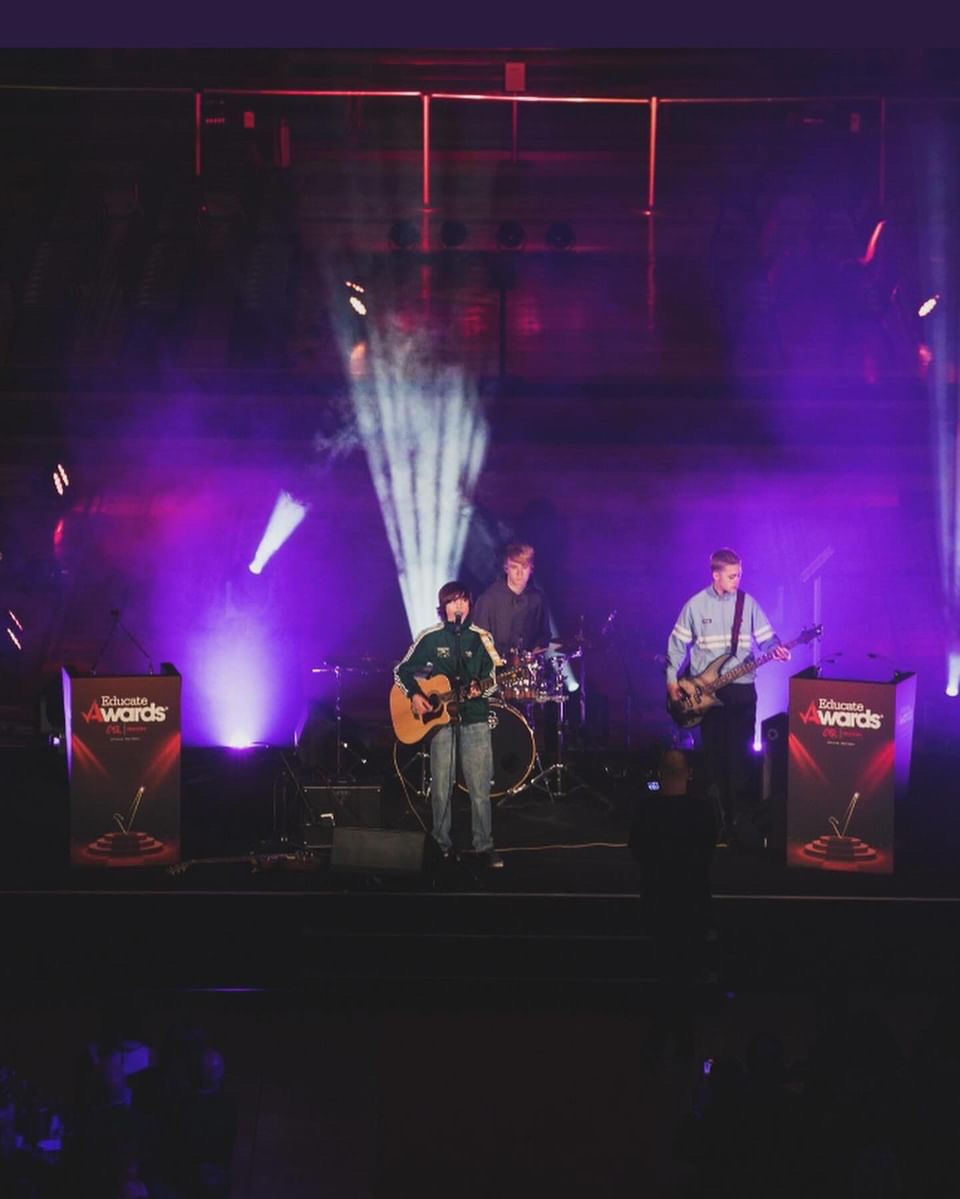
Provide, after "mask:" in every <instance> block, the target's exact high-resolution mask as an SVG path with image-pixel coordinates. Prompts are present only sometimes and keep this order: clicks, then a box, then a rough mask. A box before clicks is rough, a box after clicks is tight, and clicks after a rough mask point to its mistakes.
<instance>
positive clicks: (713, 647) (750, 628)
mask: <svg viewBox="0 0 960 1199" xmlns="http://www.w3.org/2000/svg"><path fill="white" fill-rule="evenodd" d="M710 574H711V582H710V584H709V585H708V586H707V587H705V588H704V589H703V590H702V591H698V592H697V593H696V595H693V596H691V598H690V599H689V600H687V602H686V603H685V604H684V605H683V608H682V609H681V610H680V615H679V616H678V617H677V620H676V623H675V624H674V626H673V631H672V632H671V634H670V637H669V640H668V641H667V666H666V675H667V706H668V708H669V709H670V711H671V713H672V714H673V716H674V719H675V720H676V721H677V723H678V724H691V723H694V722H698V723H699V724H700V731H701V744H702V746H703V750H704V758H705V765H706V779H705V783H706V786H707V790H708V793H710V794H712V796H713V798H714V800H715V801H716V803H717V804H718V807H719V810H720V816H721V820H722V829H721V834H720V840H721V842H724V841H725V842H726V843H727V844H731V843H735V842H736V841H737V840H738V839H741V840H742V837H739V838H738V834H737V831H736V830H737V821H738V819H739V818H740V817H742V816H744V815H747V814H748V813H749V811H750V809H751V808H752V806H753V800H754V798H755V797H754V796H753V795H752V790H753V788H752V787H751V774H752V771H751V756H750V755H751V749H752V746H753V737H754V730H755V726H756V721H757V689H756V686H755V685H754V681H753V679H754V675H753V670H752V669H751V665H750V654H751V651H752V647H753V645H754V644H756V645H757V646H758V647H759V649H760V650H761V652H762V653H764V652H767V651H769V656H770V658H771V659H777V660H778V661H785V660H786V659H787V658H789V657H790V650H789V648H788V647H787V646H785V645H781V643H780V638H779V637H778V636H777V634H776V633H775V632H774V630H773V626H772V625H771V624H770V621H769V620H768V619H767V617H766V615H765V614H764V612H763V609H762V608H761V607H760V605H759V604H758V603H757V601H756V600H755V599H754V598H753V596H751V595H748V594H747V593H746V592H745V591H741V590H740V581H741V579H742V578H743V563H742V561H741V559H740V555H739V554H737V553H735V552H734V551H733V550H731V549H719V550H716V551H715V552H714V553H713V555H712V556H711V559H710ZM688 656H689V660H690V661H689V673H690V674H693V675H695V676H697V679H700V678H701V677H704V676H709V673H710V672H711V671H712V672H713V673H715V674H716V675H717V676H718V677H719V682H720V683H721V685H722V684H723V680H724V676H725V675H726V674H728V673H730V672H734V671H735V672H736V674H735V675H734V677H733V678H732V679H731V680H730V683H729V686H723V692H722V697H716V696H714V695H713V694H712V692H713V691H714V690H715V689H718V688H716V685H715V684H714V686H713V687H711V688H709V691H710V696H709V699H708V700H706V699H705V701H704V702H702V705H701V704H700V700H699V696H700V694H701V693H702V692H703V691H704V688H703V686H702V685H701V686H697V685H696V681H697V680H696V679H694V680H691V679H690V678H689V677H688V676H684V675H681V674H680V671H681V669H682V668H683V666H684V663H685V662H686V660H687V657H688ZM698 705H700V706H702V709H703V711H702V716H701V715H700V714H699V713H698V714H697V716H696V717H694V718H693V719H684V716H683V713H684V710H685V709H687V710H689V709H690V708H696V707H697V706H698Z"/></svg>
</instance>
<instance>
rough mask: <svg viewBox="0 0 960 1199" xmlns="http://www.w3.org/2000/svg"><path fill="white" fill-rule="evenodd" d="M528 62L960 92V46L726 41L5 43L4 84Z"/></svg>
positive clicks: (681, 77) (710, 90)
mask: <svg viewBox="0 0 960 1199" xmlns="http://www.w3.org/2000/svg"><path fill="white" fill-rule="evenodd" d="M509 61H522V62H524V63H526V65H527V90H528V91H530V92H536V93H543V94H547V95H562V94H566V95H570V94H574V95H576V94H593V95H631V94H636V95H650V94H657V95H663V96H671V95H674V96H676V95H691V96H706V95H717V96H729V95H789V94H800V95H808V94H809V95H815V96H826V95H867V94H883V95H900V96H906V95H910V96H926V95H930V96H941V95H949V94H952V93H954V92H955V91H957V90H958V89H960V51H958V50H955V49H943V50H934V49H924V50H916V49H901V50H893V49H891V50H847V49H844V50H824V49H811V50H795V49H791V50H755V49H749V50H729V49H718V50H710V49H678V50H661V49H648V50H643V49H618V50H607V49H589V50H567V49H549V48H531V47H523V48H521V49H516V48H514V49H511V48H509V47H505V48H490V49H466V50H465V49H453V50H438V49H421V50H417V49H380V50H377V49H369V50H366V49H363V50H360V49H336V50H330V49H304V48H297V49H258V50H243V49H241V50H235V49H230V50H222V49H172V50H167V49H160V50H157V49H137V50H127V49H123V50H112V49H98V50H90V49H66V50H49V49H23V50H21V49H17V50H4V51H0V73H2V78H3V81H4V84H6V85H24V84H37V85H47V86H56V85H58V84H59V85H74V86H114V87H116V86H130V87H137V86H139V87H161V86H165V87H196V88H211V87H228V86H232V87H303V88H311V87H317V88H334V87H369V88H383V89H393V88H396V89H411V90H422V91H444V90H458V91H462V90H484V91H501V90H502V89H503V73H504V64H505V63H506V62H509Z"/></svg>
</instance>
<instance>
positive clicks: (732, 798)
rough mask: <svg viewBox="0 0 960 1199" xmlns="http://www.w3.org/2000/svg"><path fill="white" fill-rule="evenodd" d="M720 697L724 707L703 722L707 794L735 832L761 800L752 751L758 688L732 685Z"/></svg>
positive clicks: (742, 684) (717, 708)
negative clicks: (741, 819)
mask: <svg viewBox="0 0 960 1199" xmlns="http://www.w3.org/2000/svg"><path fill="white" fill-rule="evenodd" d="M720 698H722V699H723V704H722V705H721V706H718V707H716V708H711V709H710V711H709V712H707V714H706V715H705V716H704V718H703V720H702V721H701V723H700V741H701V744H702V746H703V753H704V765H705V767H706V773H707V777H706V785H707V791H708V794H710V795H711V796H712V797H713V798H714V799H715V801H716V802H717V803H718V805H719V807H720V815H721V817H722V819H723V823H724V825H725V826H726V827H727V829H732V828H733V827H734V825H735V823H736V821H737V817H739V816H740V815H742V814H743V813H744V812H748V811H750V810H751V809H752V808H753V806H754V804H755V803H756V800H757V799H758V796H757V795H756V794H755V793H754V792H755V791H756V778H755V775H756V771H755V770H754V769H753V765H754V762H753V752H752V751H753V737H754V730H755V726H756V722H757V689H756V687H754V685H753V684H752V683H739V684H738V683H731V684H730V685H729V686H728V687H725V688H724V689H723V691H721V692H720Z"/></svg>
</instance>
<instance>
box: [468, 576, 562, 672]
mask: <svg viewBox="0 0 960 1199" xmlns="http://www.w3.org/2000/svg"><path fill="white" fill-rule="evenodd" d="M470 619H471V621H472V622H473V624H475V625H476V626H477V627H478V628H481V629H486V630H487V631H488V632H489V633H491V634H492V635H493V643H494V645H495V646H496V647H497V652H498V653H499V654H500V656H501V657H502V658H505V657H506V655H507V653H508V652H509V651H510V650H512V649H519V650H532V649H539V648H540V647H541V646H546V645H549V643H550V617H549V616H548V614H547V602H546V599H545V598H544V595H543V592H542V591H541V590H540V589H539V588H538V587H534V586H533V585H532V584H530V583H528V584H527V586H526V587H525V588H524V589H523V591H521V592H520V594H519V595H516V594H515V593H514V592H513V591H511V590H510V588H509V587H508V586H507V580H506V578H502V579H498V580H497V581H496V582H495V583H491V584H490V586H489V587H488V588H487V589H486V591H484V592H483V594H482V595H481V596H480V598H479V599H478V600H477V602H476V604H474V606H473V611H472V612H471V613H470Z"/></svg>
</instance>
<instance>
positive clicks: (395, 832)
mask: <svg viewBox="0 0 960 1199" xmlns="http://www.w3.org/2000/svg"><path fill="white" fill-rule="evenodd" d="M425 841H426V835H425V834H424V833H408V832H401V831H400V830H399V829H388V828H343V827H340V826H338V827H337V828H335V829H334V830H333V844H332V846H331V849H330V869H331V870H360V871H368V872H370V873H371V874H419V873H420V872H421V871H422V870H423V855H424V843H425Z"/></svg>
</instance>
